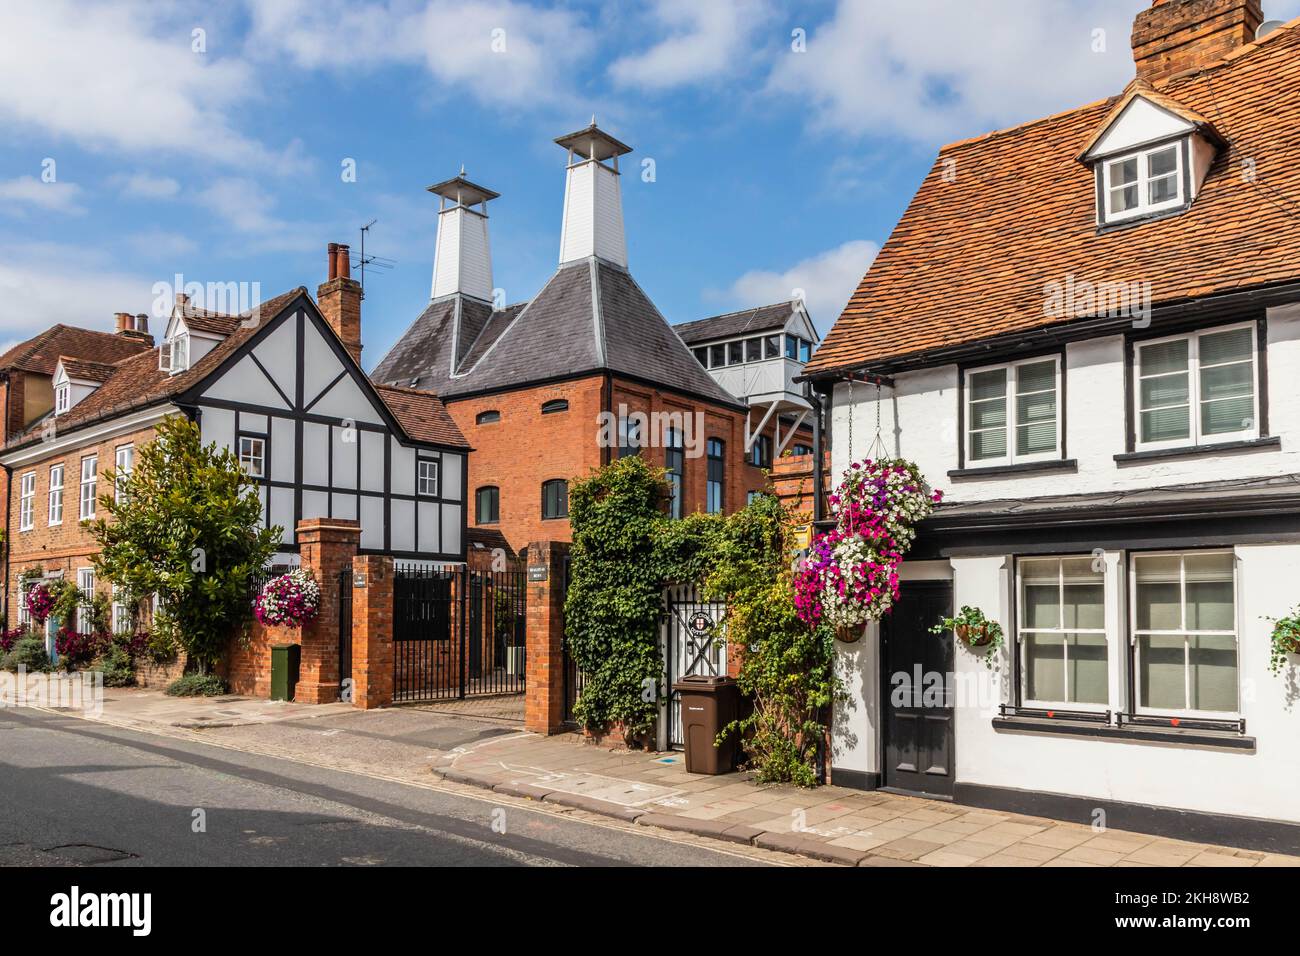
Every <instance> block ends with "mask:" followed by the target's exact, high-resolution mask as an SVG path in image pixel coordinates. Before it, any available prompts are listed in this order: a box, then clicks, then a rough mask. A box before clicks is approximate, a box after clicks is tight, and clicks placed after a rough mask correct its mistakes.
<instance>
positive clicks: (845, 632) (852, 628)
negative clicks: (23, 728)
mask: <svg viewBox="0 0 1300 956" xmlns="http://www.w3.org/2000/svg"><path fill="white" fill-rule="evenodd" d="M866 629H867V626H866V625H865V624H849V625H845V626H844V627H837V628H836V629H835V640H837V641H839V642H840V643H841V644H853V643H856V642H857V641H860V640H862V632H863V631H865V630H866Z"/></svg>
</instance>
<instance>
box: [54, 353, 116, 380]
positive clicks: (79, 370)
mask: <svg viewBox="0 0 1300 956" xmlns="http://www.w3.org/2000/svg"><path fill="white" fill-rule="evenodd" d="M59 364H61V365H62V366H63V370H64V371H65V372H67V373H68V378H75V379H80V380H82V381H85V382H107V381H108V380H109V377H110V376H112V374H113V372H114V371H115V368H114V366H112V365H108V364H107V363H105V362H88V361H86V360H85V359H78V358H73V357H72V356H70V355H60V356H59Z"/></svg>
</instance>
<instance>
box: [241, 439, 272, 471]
mask: <svg viewBox="0 0 1300 956" xmlns="http://www.w3.org/2000/svg"><path fill="white" fill-rule="evenodd" d="M239 467H240V468H242V469H244V474H246V475H248V476H249V477H250V478H265V477H266V439H265V438H259V437H257V436H256V435H240V436H239Z"/></svg>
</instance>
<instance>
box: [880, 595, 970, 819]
mask: <svg viewBox="0 0 1300 956" xmlns="http://www.w3.org/2000/svg"><path fill="white" fill-rule="evenodd" d="M951 613H952V585H951V584H949V583H948V582H946V581H905V582H904V583H903V586H902V594H901V596H900V597H899V600H898V603H897V604H895V605H894V610H893V613H892V614H890V615H889V616H888V617H886V618H885V620H884V622H883V626H882V627H881V652H880V656H881V662H882V664H883V665H884V666H883V668H882V670H883V677H884V690H883V700H884V702H885V721H884V736H885V740H884V744H885V749H884V752H885V779H884V784H885V786H887V787H895V788H897V789H899V790H908V791H912V792H914V793H925V794H932V795H934V796H952V784H953V773H954V770H955V763H954V751H953V639H952V635H951V634H944V635H936V634H931V633H930V628H931V627H932V626H933V625H934V624H935V623H936V622H937V621H938V620H939V619H940V618H941V617H946V616H947V615H950V614H951Z"/></svg>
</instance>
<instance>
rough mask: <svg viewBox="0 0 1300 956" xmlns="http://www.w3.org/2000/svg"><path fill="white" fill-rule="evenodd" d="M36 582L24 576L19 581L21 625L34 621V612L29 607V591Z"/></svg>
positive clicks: (19, 617)
mask: <svg viewBox="0 0 1300 956" xmlns="http://www.w3.org/2000/svg"><path fill="white" fill-rule="evenodd" d="M35 584H36V582H35V581H33V580H32V579H31V578H23V579H21V580H19V582H18V624H19V626H21V627H26V626H27V625H28V624H31V623H32V612H31V611H29V610H28V609H27V593H28V592H29V591H31V589H32V587H33V586H34V585H35Z"/></svg>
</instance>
